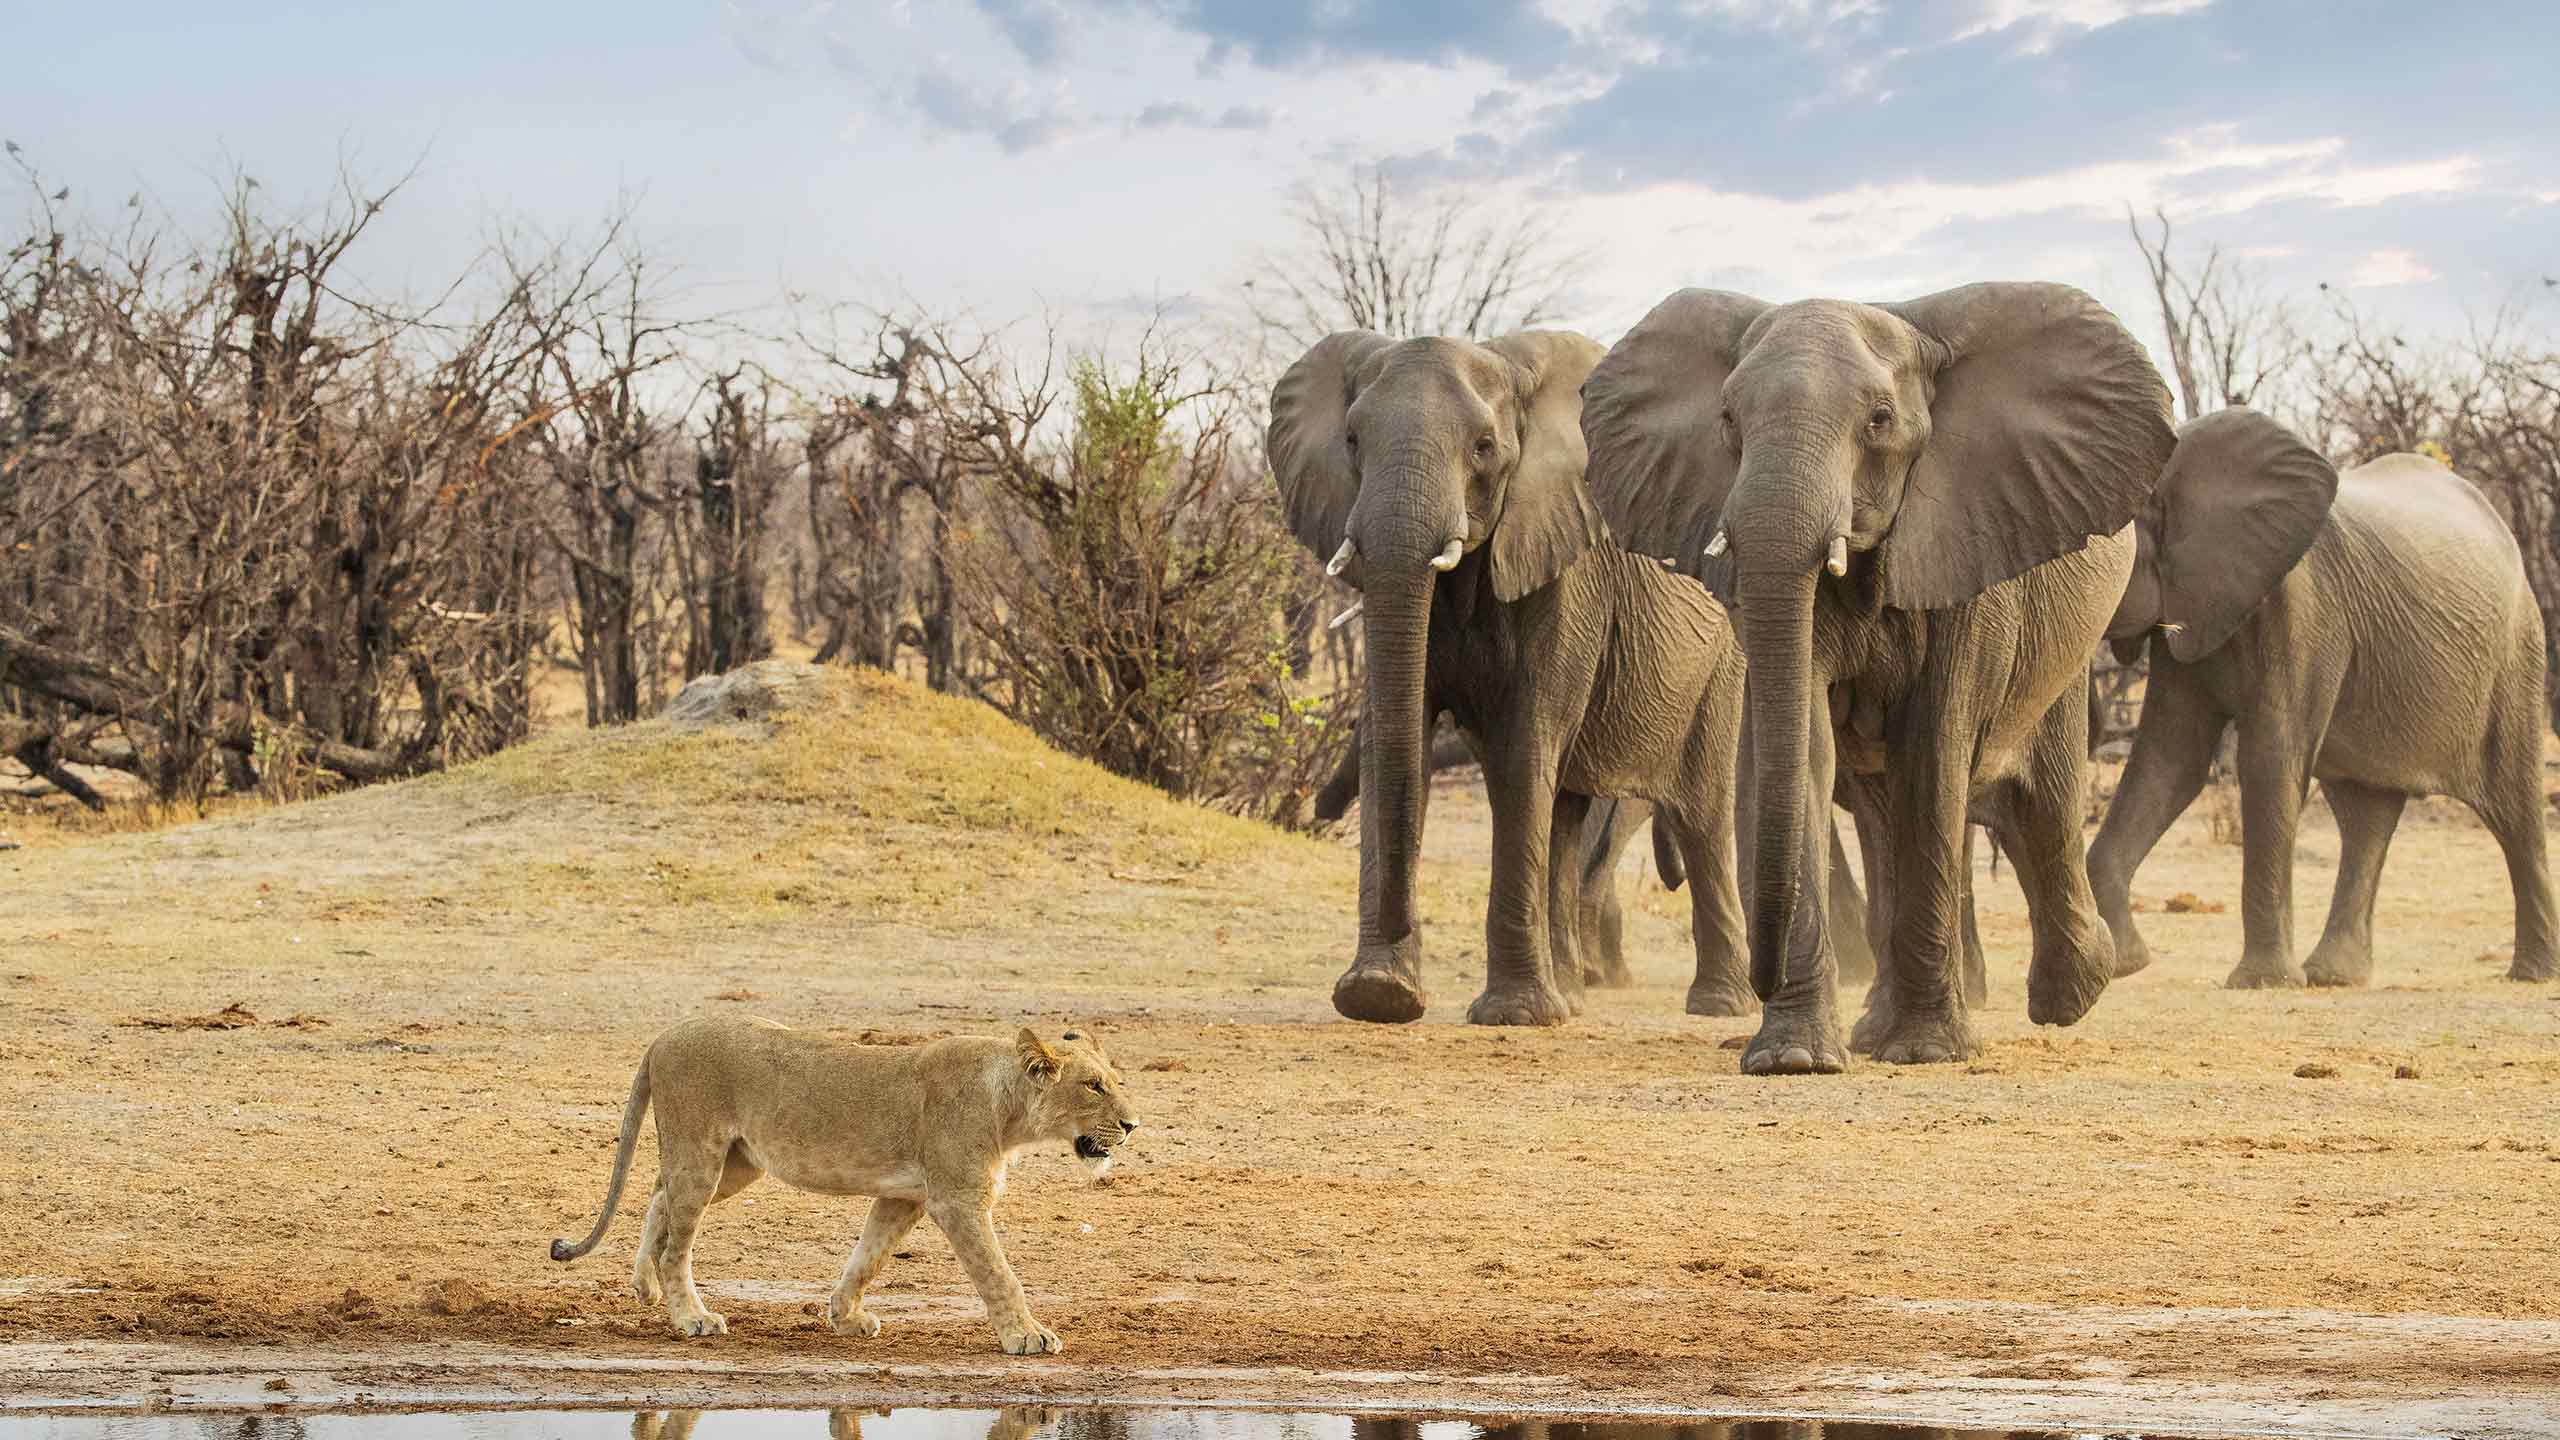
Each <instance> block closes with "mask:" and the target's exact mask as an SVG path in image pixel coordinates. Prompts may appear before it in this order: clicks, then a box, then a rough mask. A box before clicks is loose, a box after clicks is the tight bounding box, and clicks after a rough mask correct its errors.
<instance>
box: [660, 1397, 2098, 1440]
mask: <svg viewBox="0 0 2560 1440" xmlns="http://www.w3.org/2000/svg"><path fill="white" fill-rule="evenodd" d="M917 1413H918V1412H916V1411H913V1410H901V1411H896V1412H892V1411H889V1410H853V1409H838V1410H829V1411H827V1412H826V1416H825V1418H826V1427H827V1440H864V1437H863V1433H862V1422H863V1420H864V1418H865V1417H870V1418H873V1419H876V1420H890V1421H892V1428H894V1429H896V1430H897V1431H898V1432H899V1433H898V1435H896V1436H894V1437H893V1436H889V1435H875V1436H873V1437H872V1440H906V1437H908V1436H910V1435H912V1434H913V1433H914V1432H913V1431H912V1429H910V1428H909V1427H908V1426H907V1425H905V1424H903V1423H900V1422H904V1421H908V1420H911V1419H912V1418H913V1417H914V1416H916V1415H917ZM941 1413H942V1414H944V1415H946V1416H949V1415H950V1413H951V1412H947V1411H946V1412H941ZM705 1414H709V1415H710V1416H712V1417H713V1421H712V1423H713V1426H714V1429H713V1432H712V1435H711V1436H710V1437H708V1440H732V1437H733V1436H734V1437H743V1436H746V1435H748V1434H751V1433H752V1434H758V1435H763V1434H771V1433H774V1432H773V1431H771V1430H769V1429H766V1428H762V1427H763V1426H765V1425H768V1424H769V1423H770V1421H771V1419H772V1416H771V1414H770V1412H767V1413H763V1414H759V1415H758V1416H756V1417H755V1418H756V1422H757V1427H758V1428H755V1429H753V1430H750V1429H746V1428H740V1429H737V1430H735V1431H730V1430H726V1429H721V1428H719V1427H720V1424H721V1421H722V1420H723V1419H724V1418H727V1417H725V1416H724V1415H723V1414H722V1412H720V1411H716V1410H714V1411H708V1412H706V1411H701V1410H668V1411H663V1412H655V1411H646V1410H644V1411H642V1412H640V1413H639V1414H637V1415H634V1416H632V1417H631V1440H693V1437H694V1434H695V1426H696V1425H698V1424H699V1423H700V1422H701V1421H702V1419H703V1417H704V1415H705ZM737 1418H738V1419H739V1420H740V1421H741V1422H743V1421H744V1420H745V1419H746V1417H745V1416H743V1415H741V1416H738V1417H737ZM816 1418H817V1417H815V1416H812V1417H811V1419H812V1420H815V1419H816ZM952 1418H957V1417H956V1416H955V1417H952ZM1035 1437H1037V1440H2061V1437H2059V1436H2058V1435H2056V1436H2046V1435H2042V1434H2040V1432H2035V1431H2019V1430H1958V1429H1948V1428H1941V1427H1932V1426H1920V1425H1877V1424H1871V1423H1864V1422H1850V1421H1833V1420H1719V1421H1686V1422H1682V1423H1678V1424H1670V1423H1663V1424H1651V1423H1645V1422H1641V1421H1628V1420H1605V1421H1585V1420H1513V1421H1501V1422H1481V1421H1471V1420H1410V1419H1387V1418H1368V1417H1355V1416H1343V1415H1304V1414H1291V1413H1287V1412H1282V1411H1215V1410H1153V1411H1130V1410H1103V1409H1090V1408H1076V1409H1059V1408H1056V1407H1052V1406H1046V1405H1014V1406H1008V1407H1006V1408H1005V1409H1002V1410H999V1411H997V1412H996V1415H995V1419H994V1420H993V1421H992V1422H990V1423H989V1424H988V1426H987V1430H986V1437H985V1440H1035Z"/></svg>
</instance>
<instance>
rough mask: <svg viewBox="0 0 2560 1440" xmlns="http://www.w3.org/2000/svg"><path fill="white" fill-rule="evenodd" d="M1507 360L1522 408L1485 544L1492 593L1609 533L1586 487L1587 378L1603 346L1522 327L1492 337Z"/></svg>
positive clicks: (1551, 573) (1552, 572)
mask: <svg viewBox="0 0 2560 1440" xmlns="http://www.w3.org/2000/svg"><path fill="white" fill-rule="evenodd" d="M1485 348H1486V349H1488V350H1490V351H1492V352H1493V353H1494V354H1496V355H1499V356H1501V357H1502V358H1503V359H1504V360H1505V361H1507V362H1509V364H1510V369H1511V380H1512V385H1513V387H1514V389H1515V390H1516V392H1517V396H1518V402H1519V414H1520V463H1519V464H1518V466H1517V467H1515V468H1514V469H1513V470H1512V472H1511V483H1510V484H1509V485H1508V486H1506V487H1505V488H1504V491H1503V499H1502V514H1501V516H1500V518H1498V519H1496V520H1495V521H1494V524H1493V536H1492V538H1491V539H1489V540H1487V541H1486V542H1485V549H1486V550H1487V551H1489V552H1490V554H1489V556H1488V562H1489V564H1488V569H1489V578H1490V579H1491V581H1492V582H1493V594H1494V598H1495V599H1497V600H1501V601H1504V602H1506V603H1507V602H1509V601H1513V600H1517V599H1519V598H1520V597H1521V596H1523V595H1526V594H1528V593H1529V592H1530V591H1532V590H1535V589H1537V588H1538V587H1540V586H1542V585H1545V584H1546V583H1547V582H1549V581H1551V580H1553V579H1555V578H1556V577H1557V576H1558V575H1561V574H1563V573H1564V571H1565V567H1566V566H1568V565H1571V564H1572V563H1573V562H1574V561H1575V560H1577V559H1579V558H1581V556H1582V552H1583V551H1585V550H1588V549H1590V548H1591V547H1592V546H1594V545H1597V544H1599V543H1600V542H1601V541H1603V540H1605V539H1607V538H1608V536H1609V527H1608V525H1607V524H1606V523H1605V522H1604V521H1602V520H1601V518H1600V507H1598V506H1597V505H1594V504H1592V503H1591V492H1589V491H1588V490H1585V489H1584V488H1583V485H1582V471H1583V462H1584V460H1585V459H1586V458H1587V456H1588V452H1587V451H1585V450H1584V448H1583V444H1582V381H1583V378H1584V377H1585V376H1587V375H1589V374H1590V373H1591V367H1592V366H1594V365H1597V364H1599V363H1600V353H1601V352H1600V347H1599V346H1598V345H1597V344H1595V343H1593V342H1592V341H1591V340H1589V339H1588V338H1586V337H1584V336H1580V335H1576V334H1573V333H1572V332H1570V331H1565V330H1523V331H1520V332H1519V333H1517V334H1513V335H1505V336H1503V337H1502V338H1501V339H1499V340H1493V341H1488V342H1486V345H1485Z"/></svg>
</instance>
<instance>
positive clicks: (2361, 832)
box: [2302, 780, 2409, 985]
mask: <svg viewBox="0 0 2560 1440" xmlns="http://www.w3.org/2000/svg"><path fill="white" fill-rule="evenodd" d="M2320 793H2321V794H2323V795H2325V796H2327V797H2328V798H2329V811H2330V813H2331V814H2333V815H2336V816H2337V817H2338V888H2337V889H2336V891H2334V892H2333V893H2331V895H2330V896H2329V923H2328V924H2327V925H2326V926H2324V927H2322V929H2321V931H2320V943H2319V944H2317V945H2314V946H2312V947H2311V958H2309V959H2308V960H2305V961H2303V962H2302V978H2304V979H2305V980H2308V981H2310V982H2311V983H2312V984H2314V985H2363V984H2367V983H2370V982H2371V981H2372V979H2373V901H2374V897H2375V896H2376V895H2377V894H2379V893H2380V892H2381V890H2382V860H2383V857H2384V856H2385V855H2388V854H2389V853H2390V851H2391V832H2392V831H2393V830H2394V829H2395V828H2397V827H2398V825H2399V824H2400V811H2401V808H2402V807H2403V806H2406V805H2407V804H2408V803H2409V797H2408V796H2406V795H2403V794H2401V793H2400V792H2399V791H2397V790H2377V789H2375V788H2373V787H2372V786H2370V785H2359V784H2357V783H2355V782H2354V781H2352V780H2323V781H2321V782H2320Z"/></svg>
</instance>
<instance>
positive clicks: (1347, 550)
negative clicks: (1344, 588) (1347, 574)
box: [1324, 535, 1360, 575]
mask: <svg viewBox="0 0 2560 1440" xmlns="http://www.w3.org/2000/svg"><path fill="white" fill-rule="evenodd" d="M1359 553H1360V552H1359V550H1358V549H1357V548H1355V547H1354V546H1353V545H1352V543H1351V537H1350V536H1348V535H1345V536H1343V537H1342V548H1341V549H1339V550H1336V551H1334V552H1333V558H1332V559H1330V560H1327V561H1326V562H1324V573H1326V574H1327V575H1339V574H1341V573H1342V572H1343V571H1345V570H1348V569H1350V568H1351V557H1352V556H1354V555H1357V554H1359Z"/></svg>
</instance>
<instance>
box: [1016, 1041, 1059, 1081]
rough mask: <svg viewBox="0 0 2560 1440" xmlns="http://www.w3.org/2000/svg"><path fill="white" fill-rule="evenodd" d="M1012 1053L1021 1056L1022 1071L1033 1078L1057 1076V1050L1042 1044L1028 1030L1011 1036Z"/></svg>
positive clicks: (1047, 1078) (1053, 1078) (1053, 1077)
mask: <svg viewBox="0 0 2560 1440" xmlns="http://www.w3.org/2000/svg"><path fill="white" fill-rule="evenodd" d="M1013 1048H1014V1053H1016V1054H1017V1055H1020V1056H1021V1057H1022V1073H1023V1074H1025V1075H1028V1076H1030V1077H1031V1078H1032V1079H1034V1080H1055V1079H1056V1078H1058V1052H1057V1051H1055V1050H1052V1049H1050V1048H1049V1047H1048V1046H1047V1045H1045V1044H1042V1043H1041V1040H1040V1037H1039V1036H1037V1035H1034V1034H1032V1033H1031V1032H1030V1031H1029V1030H1025V1031H1023V1032H1022V1033H1021V1034H1019V1035H1016V1036H1014V1037H1013Z"/></svg>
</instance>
